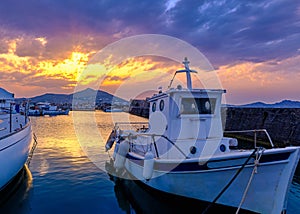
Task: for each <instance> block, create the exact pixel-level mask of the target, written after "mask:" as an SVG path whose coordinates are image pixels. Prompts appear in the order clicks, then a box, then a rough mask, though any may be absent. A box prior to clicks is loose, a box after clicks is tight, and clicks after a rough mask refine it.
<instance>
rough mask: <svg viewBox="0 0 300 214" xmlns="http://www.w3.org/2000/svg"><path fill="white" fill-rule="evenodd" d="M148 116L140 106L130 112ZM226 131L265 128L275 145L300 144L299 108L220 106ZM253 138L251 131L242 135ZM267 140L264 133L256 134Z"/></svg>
mask: <svg viewBox="0 0 300 214" xmlns="http://www.w3.org/2000/svg"><path fill="white" fill-rule="evenodd" d="M130 113H133V114H135V115H139V116H142V117H148V115H149V109H143V108H140V109H139V110H137V109H134V111H132V112H130ZM222 115H223V119H224V121H226V123H225V124H224V126H225V130H226V131H237V130H253V129H266V130H267V131H268V133H269V134H270V136H271V139H272V140H273V142H274V143H275V144H277V145H298V146H300V108H238V107H229V108H222ZM244 136H245V137H247V138H253V133H252V134H251V133H248V134H246V135H244ZM257 136H258V138H259V139H261V140H263V141H267V136H265V135H264V134H258V135H257Z"/></svg>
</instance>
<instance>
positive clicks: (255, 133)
mask: <svg viewBox="0 0 300 214" xmlns="http://www.w3.org/2000/svg"><path fill="white" fill-rule="evenodd" d="M247 132H253V133H254V146H255V148H256V142H257V132H264V133H265V134H266V135H267V138H268V140H269V143H270V144H271V146H272V148H274V144H273V141H272V139H271V137H270V135H269V133H268V131H267V130H266V129H253V130H240V131H224V133H247Z"/></svg>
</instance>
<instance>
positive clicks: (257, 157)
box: [236, 148, 264, 214]
mask: <svg viewBox="0 0 300 214" xmlns="http://www.w3.org/2000/svg"><path fill="white" fill-rule="evenodd" d="M259 150H261V153H260V154H259V151H258V152H257V153H256V158H255V161H254V168H253V170H252V173H251V176H250V178H249V181H248V184H247V187H246V189H245V192H244V194H243V197H242V200H241V202H240V204H239V206H238V209H237V211H236V214H238V213H239V211H240V209H241V207H242V205H243V203H244V201H245V199H246V195H247V192H248V190H249V187H250V185H251V182H252V180H253V177H254V174H256V173H257V167H258V165H259V161H260V158H261V157H262V155H263V152H264V148H259Z"/></svg>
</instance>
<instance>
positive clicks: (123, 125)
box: [114, 122, 149, 132]
mask: <svg viewBox="0 0 300 214" xmlns="http://www.w3.org/2000/svg"><path fill="white" fill-rule="evenodd" d="M148 126H149V124H148V122H117V123H115V125H114V130H132V131H136V132H138V131H140V132H145V131H146V130H147V129H148Z"/></svg>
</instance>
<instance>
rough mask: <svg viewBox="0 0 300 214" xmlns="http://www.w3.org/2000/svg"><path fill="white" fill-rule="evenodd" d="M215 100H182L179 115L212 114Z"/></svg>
mask: <svg viewBox="0 0 300 214" xmlns="http://www.w3.org/2000/svg"><path fill="white" fill-rule="evenodd" d="M215 105H216V99H215V98H210V99H209V98H182V99H181V114H214V111H215Z"/></svg>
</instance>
